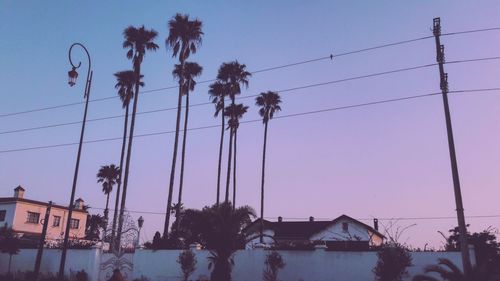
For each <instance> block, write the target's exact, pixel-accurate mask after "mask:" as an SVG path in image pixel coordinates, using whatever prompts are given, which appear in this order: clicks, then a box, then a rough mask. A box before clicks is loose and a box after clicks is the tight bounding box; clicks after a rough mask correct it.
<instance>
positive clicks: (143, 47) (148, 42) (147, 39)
mask: <svg viewBox="0 0 500 281" xmlns="http://www.w3.org/2000/svg"><path fill="white" fill-rule="evenodd" d="M123 36H124V37H125V41H124V42H123V48H125V49H129V50H128V52H127V58H128V59H131V60H132V65H133V69H134V74H135V81H134V88H135V90H134V105H133V107H132V119H131V121H130V133H129V135H128V138H129V139H128V148H127V157H126V160H125V174H124V177H123V193H122V200H121V204H120V216H119V219H118V221H119V223H118V231H117V232H118V239H116V240H117V241H116V245H120V236H121V235H120V233H121V232H122V228H123V220H124V213H125V202H126V199H127V187H128V175H129V170H130V157H131V156H132V141H133V139H134V127H135V115H136V113H137V102H138V100H139V86H143V85H144V84H143V83H140V79H141V77H142V76H141V64H142V60H143V59H144V56H145V55H146V51H156V50H157V49H158V45H156V44H155V43H154V40H155V38H156V36H158V33H157V32H156V31H154V30H153V29H151V30H147V29H145V28H144V26H141V27H139V28H136V27H133V26H129V27H127V28H126V29H125V30H124V31H123Z"/></svg>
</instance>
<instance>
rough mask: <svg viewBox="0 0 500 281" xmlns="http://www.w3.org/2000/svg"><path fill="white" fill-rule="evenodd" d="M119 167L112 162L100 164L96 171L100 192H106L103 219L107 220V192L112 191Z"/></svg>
mask: <svg viewBox="0 0 500 281" xmlns="http://www.w3.org/2000/svg"><path fill="white" fill-rule="evenodd" d="M119 177H120V168H119V167H116V166H115V165H114V164H111V165H107V166H101V168H100V169H99V171H98V172H97V182H98V183H102V192H103V193H104V194H106V208H105V209H104V220H105V221H106V224H107V222H108V212H109V209H108V206H109V194H110V193H111V191H113V186H114V185H115V184H117V183H118V181H119Z"/></svg>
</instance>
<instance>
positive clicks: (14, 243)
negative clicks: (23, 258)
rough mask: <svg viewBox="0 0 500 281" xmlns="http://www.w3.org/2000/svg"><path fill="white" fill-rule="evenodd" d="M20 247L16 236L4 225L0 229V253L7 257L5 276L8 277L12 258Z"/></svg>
mask: <svg viewBox="0 0 500 281" xmlns="http://www.w3.org/2000/svg"><path fill="white" fill-rule="evenodd" d="M20 246H21V241H20V240H19V238H17V236H16V234H15V233H14V231H13V230H12V228H11V227H8V226H7V224H5V225H4V226H3V227H2V228H1V229H0V252H2V253H6V254H8V255H9V266H8V271H7V275H10V268H11V264H12V256H13V255H17V254H18V253H19V248H20Z"/></svg>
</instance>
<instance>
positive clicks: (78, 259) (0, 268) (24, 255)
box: [0, 249, 101, 281]
mask: <svg viewBox="0 0 500 281" xmlns="http://www.w3.org/2000/svg"><path fill="white" fill-rule="evenodd" d="M36 253H37V250H36V249H22V250H21V251H20V252H19V254H17V255H13V256H12V265H11V271H12V272H18V271H21V272H26V271H33V269H34V267H35V260H36ZM100 253H101V250H100V249H89V250H73V249H70V250H68V252H67V256H66V267H65V274H66V275H68V276H69V275H70V273H72V272H73V273H75V272H77V271H80V270H85V272H87V274H89V277H90V279H89V281H93V280H98V277H97V276H98V274H99V263H100ZM60 260H61V251H60V250H58V249H44V251H43V256H42V263H41V265H40V272H42V273H52V274H57V272H59V263H60ZM8 264H9V255H7V254H3V253H2V254H0V273H6V272H7V271H8Z"/></svg>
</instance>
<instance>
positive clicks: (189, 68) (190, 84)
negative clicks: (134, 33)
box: [172, 62, 203, 218]
mask: <svg viewBox="0 0 500 281" xmlns="http://www.w3.org/2000/svg"><path fill="white" fill-rule="evenodd" d="M202 70H203V68H202V67H201V66H200V65H198V64H197V63H195V62H185V63H184V69H183V68H182V67H181V65H179V64H176V65H175V69H174V71H173V72H172V74H173V75H174V77H176V78H178V79H181V76H182V79H183V80H184V85H183V88H184V89H183V92H184V95H185V96H186V106H185V107H186V111H185V113H184V114H185V115H184V131H183V132H182V133H183V135H182V151H181V174H180V178H179V199H178V201H177V212H176V217H177V218H178V215H179V214H180V209H179V208H180V206H181V202H182V186H183V182H184V160H185V155H186V133H187V125H188V118H189V92H190V91H193V90H194V87H195V86H196V81H195V80H194V78H195V77H198V76H200V75H201V72H202Z"/></svg>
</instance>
